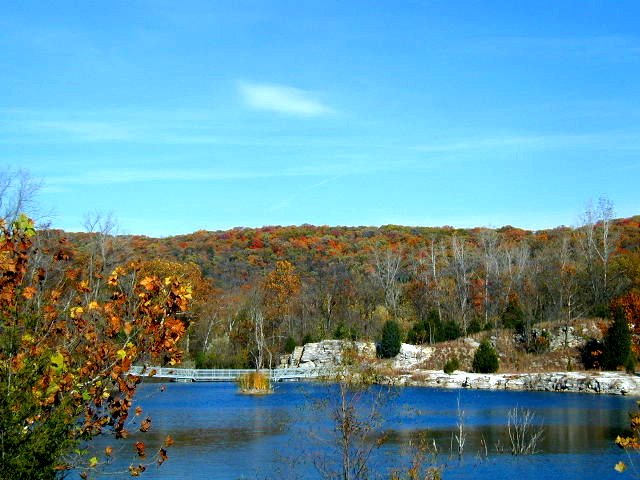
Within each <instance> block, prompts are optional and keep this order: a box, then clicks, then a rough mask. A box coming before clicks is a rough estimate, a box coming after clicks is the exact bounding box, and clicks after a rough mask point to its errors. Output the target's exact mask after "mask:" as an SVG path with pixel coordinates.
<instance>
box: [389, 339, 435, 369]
mask: <svg viewBox="0 0 640 480" xmlns="http://www.w3.org/2000/svg"><path fill="white" fill-rule="evenodd" d="M434 351H435V349H434V348H433V347H429V346H423V345H411V344H409V343H403V344H402V345H401V346H400V352H399V353H398V355H396V357H395V358H394V359H393V364H392V365H393V368H395V369H397V370H408V369H411V368H414V367H416V366H417V365H420V364H421V363H422V362H424V361H425V360H428V359H429V358H431V355H433V352H434Z"/></svg>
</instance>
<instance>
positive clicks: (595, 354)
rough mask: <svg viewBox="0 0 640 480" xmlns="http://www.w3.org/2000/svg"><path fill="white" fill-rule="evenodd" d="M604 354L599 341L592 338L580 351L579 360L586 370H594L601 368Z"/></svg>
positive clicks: (602, 346) (602, 345)
mask: <svg viewBox="0 0 640 480" xmlns="http://www.w3.org/2000/svg"><path fill="white" fill-rule="evenodd" d="M603 353H604V344H603V343H602V341H601V340H596V339H595V338H592V339H591V340H589V341H587V343H585V344H584V347H582V350H581V351H580V359H581V360H582V365H584V368H586V369H587V370H595V369H598V368H601V367H602V355H603Z"/></svg>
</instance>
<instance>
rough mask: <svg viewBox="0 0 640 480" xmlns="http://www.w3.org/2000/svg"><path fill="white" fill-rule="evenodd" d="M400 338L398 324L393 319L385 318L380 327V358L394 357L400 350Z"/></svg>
mask: <svg viewBox="0 0 640 480" xmlns="http://www.w3.org/2000/svg"><path fill="white" fill-rule="evenodd" d="M401 344H402V340H401V338H400V326H399V325H398V322H396V321H394V320H387V321H386V322H385V324H384V326H383V327H382V339H381V340H380V350H379V354H380V356H381V357H382V358H391V357H395V356H396V355H397V354H398V353H399V352H400V346H401Z"/></svg>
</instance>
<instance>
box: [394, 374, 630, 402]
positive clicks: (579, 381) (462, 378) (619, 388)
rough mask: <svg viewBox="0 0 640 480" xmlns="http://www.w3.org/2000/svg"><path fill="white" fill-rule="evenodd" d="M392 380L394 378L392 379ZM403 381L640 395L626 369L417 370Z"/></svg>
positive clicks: (481, 387)
mask: <svg viewBox="0 0 640 480" xmlns="http://www.w3.org/2000/svg"><path fill="white" fill-rule="evenodd" d="M390 383H391V382H390ZM395 383H397V384H400V385H412V386H423V387H443V388H473V389H482V390H533V391H543V392H575V393H602V394H608V395H634V396H638V395H640V377H637V376H635V375H629V374H626V373H622V372H547V373H518V374H515V373H511V374H510V373H493V374H481V373H469V372H461V371H456V372H454V373H453V374H451V375H447V374H445V373H443V372H441V371H436V370H416V371H414V372H413V373H411V374H407V375H403V376H401V377H400V378H399V379H397V381H396V382H395Z"/></svg>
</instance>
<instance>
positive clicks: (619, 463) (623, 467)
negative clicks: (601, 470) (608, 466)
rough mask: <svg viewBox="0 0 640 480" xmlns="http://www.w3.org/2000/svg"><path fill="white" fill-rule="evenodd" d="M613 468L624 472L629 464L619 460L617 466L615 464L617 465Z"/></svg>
mask: <svg viewBox="0 0 640 480" xmlns="http://www.w3.org/2000/svg"><path fill="white" fill-rule="evenodd" d="M613 469H614V470H615V471H616V472H620V473H622V472H624V471H625V470H626V469H627V466H626V465H625V463H624V462H618V463H616V466H615V467H613Z"/></svg>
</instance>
